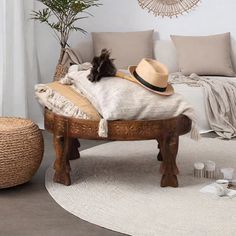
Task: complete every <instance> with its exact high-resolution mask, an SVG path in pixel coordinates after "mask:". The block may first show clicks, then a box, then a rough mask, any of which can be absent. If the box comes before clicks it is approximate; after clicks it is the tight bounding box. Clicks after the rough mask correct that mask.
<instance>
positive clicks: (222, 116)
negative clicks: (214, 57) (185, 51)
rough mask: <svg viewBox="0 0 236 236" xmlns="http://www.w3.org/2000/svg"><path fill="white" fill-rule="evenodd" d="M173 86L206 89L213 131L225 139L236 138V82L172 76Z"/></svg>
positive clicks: (208, 115)
mask: <svg viewBox="0 0 236 236" xmlns="http://www.w3.org/2000/svg"><path fill="white" fill-rule="evenodd" d="M170 81H171V83H172V84H187V85H189V86H198V87H203V88H204V93H205V109H206V113H207V118H208V120H209V124H210V126H211V128H212V130H213V131H215V132H216V133H217V134H218V135H219V136H220V137H222V138H224V139H231V138H233V137H236V81H235V82H232V81H229V80H227V79H223V80H222V79H210V78H206V77H200V76H198V75H196V74H192V75H190V76H189V77H186V76H184V75H182V74H180V73H175V74H172V75H171V78H170Z"/></svg>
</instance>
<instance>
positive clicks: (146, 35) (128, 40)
mask: <svg viewBox="0 0 236 236" xmlns="http://www.w3.org/2000/svg"><path fill="white" fill-rule="evenodd" d="M92 38H93V47H94V55H95V56H98V55H100V53H101V50H102V49H103V48H107V49H109V50H111V54H112V57H113V58H114V59H115V65H116V67H117V68H118V69H127V68H128V66H129V65H137V64H138V63H139V62H140V61H141V59H142V58H153V30H149V31H140V32H97V33H92Z"/></svg>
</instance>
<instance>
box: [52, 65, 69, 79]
mask: <svg viewBox="0 0 236 236" xmlns="http://www.w3.org/2000/svg"><path fill="white" fill-rule="evenodd" d="M67 72H68V67H66V66H64V65H62V64H58V65H57V67H56V71H55V74H54V81H58V80H60V79H61V78H63V77H65V75H66V74H67Z"/></svg>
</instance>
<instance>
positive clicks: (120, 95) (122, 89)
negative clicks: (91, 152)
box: [63, 70, 199, 139]
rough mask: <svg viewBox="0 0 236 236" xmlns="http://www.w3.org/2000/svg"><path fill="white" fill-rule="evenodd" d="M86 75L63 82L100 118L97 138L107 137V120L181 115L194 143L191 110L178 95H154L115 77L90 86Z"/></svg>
mask: <svg viewBox="0 0 236 236" xmlns="http://www.w3.org/2000/svg"><path fill="white" fill-rule="evenodd" d="M89 73H90V70H87V71H76V72H71V73H69V74H67V76H66V80H67V82H69V83H72V84H73V85H74V87H75V89H78V90H79V92H81V93H82V94H83V95H84V96H85V97H87V99H88V100H89V101H90V102H91V103H92V104H93V105H94V107H95V108H96V109H97V111H98V112H99V113H100V114H101V116H102V117H103V118H104V119H103V120H101V122H100V127H99V136H101V137H107V135H108V133H107V132H108V131H107V120H132V119H133V120H161V119H168V118H172V117H176V116H179V115H181V114H183V115H186V116H187V117H189V118H190V119H191V120H192V121H193V127H192V132H191V134H192V135H191V137H192V138H194V139H198V137H199V134H198V131H197V130H196V127H195V124H196V117H195V113H194V109H193V108H192V106H191V105H190V104H188V103H187V102H186V101H185V100H184V98H183V97H182V95H180V94H174V95H172V96H161V95H157V94H155V93H152V92H150V91H148V90H146V89H144V88H143V87H141V86H140V85H138V84H135V83H132V82H130V81H127V80H123V79H120V78H117V77H109V78H103V79H102V80H101V81H100V82H97V83H91V82H90V81H89V80H88V79H87V76H88V74H89ZM63 82H65V80H64V81H63Z"/></svg>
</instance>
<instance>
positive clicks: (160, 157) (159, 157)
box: [157, 140, 163, 161]
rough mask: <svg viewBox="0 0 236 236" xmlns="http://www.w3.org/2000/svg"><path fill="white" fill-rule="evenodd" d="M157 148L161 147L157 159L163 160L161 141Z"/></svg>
mask: <svg viewBox="0 0 236 236" xmlns="http://www.w3.org/2000/svg"><path fill="white" fill-rule="evenodd" d="M157 142H158V140H157ZM157 148H158V149H159V153H158V156H157V160H158V161H163V158H162V154H161V147H160V144H159V142H158V145H157Z"/></svg>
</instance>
